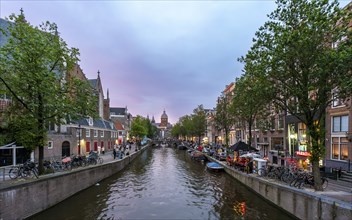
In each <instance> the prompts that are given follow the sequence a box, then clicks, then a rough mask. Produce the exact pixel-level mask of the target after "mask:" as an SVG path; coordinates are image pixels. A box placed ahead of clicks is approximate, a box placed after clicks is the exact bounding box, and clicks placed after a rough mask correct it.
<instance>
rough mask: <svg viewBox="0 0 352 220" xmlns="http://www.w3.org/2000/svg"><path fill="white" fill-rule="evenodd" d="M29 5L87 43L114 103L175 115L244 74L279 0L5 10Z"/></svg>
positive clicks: (71, 40)
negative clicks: (246, 61)
mask: <svg viewBox="0 0 352 220" xmlns="http://www.w3.org/2000/svg"><path fill="white" fill-rule="evenodd" d="M348 2H350V1H349V0H348V1H340V4H341V6H344V5H346V4H347V3H348ZM21 8H23V10H24V13H25V16H26V19H27V20H28V21H29V22H30V23H31V24H32V25H34V26H38V25H39V24H40V23H41V22H44V21H50V22H54V23H56V24H57V25H58V27H59V32H60V33H61V37H62V38H63V39H64V40H65V41H66V42H67V43H68V45H69V46H70V47H76V48H78V49H79V50H80V53H81V55H80V60H81V61H80V66H81V68H82V69H83V72H84V73H85V75H86V76H87V78H89V79H93V78H96V77H97V72H98V70H99V71H100V76H101V79H102V82H103V88H104V93H105V94H104V95H105V97H106V91H107V90H108V89H109V93H110V106H111V107H125V106H127V108H128V110H129V112H130V113H131V114H132V115H142V116H147V115H149V116H150V117H152V116H154V117H155V119H156V121H157V122H159V121H160V116H161V114H162V113H163V110H164V109H165V110H166V113H167V115H168V117H169V121H170V122H171V123H175V122H177V121H178V119H179V118H180V117H181V116H184V115H189V114H191V113H192V111H193V109H195V108H196V107H197V106H198V105H200V104H202V105H203V106H204V107H205V108H214V107H215V105H216V99H217V97H218V96H219V95H220V94H221V91H222V90H223V89H224V88H225V86H226V85H227V84H229V83H231V82H232V81H234V79H235V78H236V77H239V76H240V75H241V74H242V68H243V65H242V64H241V63H239V62H238V61H237V59H238V58H239V57H240V56H244V55H245V54H246V52H247V51H248V49H249V48H250V46H251V44H252V38H253V37H254V33H255V31H257V30H258V28H259V27H260V26H261V25H263V24H264V22H265V21H267V20H268V19H267V16H266V15H267V14H269V13H270V12H272V11H273V10H274V9H275V8H276V5H275V2H274V1H273V0H242V1H239V0H232V1H202V0H198V1H176V0H175V1H170V0H169V1H161V0H159V1H148V0H144V1H127V0H125V1H118V0H109V1H100V0H99V1H98V0H96V1H93V0H71V1H70V0H62V1H59V0H51V1H50V0H48V1H45V0H36V1H16V0H0V17H1V18H5V17H8V16H9V15H10V14H11V13H15V14H19V12H20V9H21Z"/></svg>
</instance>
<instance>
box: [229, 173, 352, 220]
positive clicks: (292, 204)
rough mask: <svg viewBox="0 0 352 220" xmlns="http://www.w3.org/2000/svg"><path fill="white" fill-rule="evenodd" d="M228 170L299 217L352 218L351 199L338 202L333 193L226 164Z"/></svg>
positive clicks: (312, 219)
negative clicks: (263, 176)
mask: <svg viewBox="0 0 352 220" xmlns="http://www.w3.org/2000/svg"><path fill="white" fill-rule="evenodd" d="M225 171H226V172H227V173H228V174H229V175H231V176H232V177H234V178H235V179H237V180H238V181H239V182H241V183H243V184H244V185H246V186H247V187H248V188H249V189H251V190H252V191H254V192H256V193H257V194H258V195H259V196H261V197H263V198H264V199H266V200H268V201H269V202H271V203H273V204H275V205H276V206H278V207H280V208H282V209H284V210H286V211H287V212H289V213H291V214H293V215H294V216H296V217H297V218H299V219H306V220H315V219H317V220H318V219H319V220H320V219H326V220H344V219H346V220H351V219H352V204H349V203H347V202H343V201H341V202H336V201H335V200H332V199H331V198H329V197H326V196H323V195H319V194H317V193H313V192H308V191H306V190H300V189H296V188H293V187H290V186H287V185H281V184H279V183H274V182H271V181H273V180H269V179H264V178H260V177H257V176H254V175H248V174H246V173H243V172H241V171H238V170H234V169H233V168H230V167H228V166H225Z"/></svg>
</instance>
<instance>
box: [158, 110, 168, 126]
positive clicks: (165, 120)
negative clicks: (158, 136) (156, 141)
mask: <svg viewBox="0 0 352 220" xmlns="http://www.w3.org/2000/svg"><path fill="white" fill-rule="evenodd" d="M160 119H161V120H160V127H164V128H166V127H167V124H168V117H167V114H166V113H165V109H164V112H163V114H162V115H161V118H160Z"/></svg>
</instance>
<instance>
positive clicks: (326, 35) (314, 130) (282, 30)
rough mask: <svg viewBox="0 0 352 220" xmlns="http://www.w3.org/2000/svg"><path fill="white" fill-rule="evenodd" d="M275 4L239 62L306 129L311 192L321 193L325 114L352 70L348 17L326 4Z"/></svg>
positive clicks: (301, 0)
mask: <svg viewBox="0 0 352 220" xmlns="http://www.w3.org/2000/svg"><path fill="white" fill-rule="evenodd" d="M277 5H278V7H277V9H276V10H275V11H274V12H272V13H271V14H270V15H269V16H268V17H269V19H270V20H269V21H267V22H266V23H265V24H264V25H263V26H262V27H260V28H259V30H258V31H257V33H256V34H255V36H256V38H255V39H254V40H253V42H254V44H253V46H252V48H251V50H250V51H249V52H248V54H247V55H246V57H245V58H244V62H245V66H247V65H249V66H251V67H252V68H257V69H259V70H260V71H261V72H262V73H261V74H262V75H263V76H264V77H263V79H266V80H267V82H268V83H269V84H271V85H275V86H274V87H273V94H274V95H275V96H274V98H273V100H274V103H275V104H276V105H278V106H280V107H281V108H282V109H283V110H285V111H288V112H289V113H290V114H292V115H294V116H296V117H297V118H298V119H299V120H300V121H301V122H302V123H304V124H305V125H306V126H307V129H308V136H309V137H310V141H309V143H308V148H309V151H310V152H311V157H310V160H311V162H312V165H313V174H314V182H315V183H316V184H315V189H316V190H322V186H321V180H320V172H319V160H320V159H321V158H322V157H323V155H324V150H325V144H324V137H325V135H324V118H325V109H326V107H327V106H328V105H330V104H331V101H332V100H333V99H334V98H344V97H348V96H350V95H351V91H352V88H351V84H350V83H346V84H342V82H343V81H344V80H346V76H347V74H349V75H350V74H351V69H352V68H351V67H352V66H351V60H352V53H351V40H352V38H351V29H349V28H348V27H349V26H348V23H349V22H350V21H351V12H350V11H347V10H342V9H340V8H339V7H338V2H337V1H328V0H313V1H307V0H291V1H287V0H277ZM331 45H334V47H332V46H331ZM257 72H258V71H257ZM347 78H348V77H347ZM336 89H338V91H337V92H336V93H335V94H334V95H333V94H332V91H334V90H335V91H336ZM339 89H340V90H339Z"/></svg>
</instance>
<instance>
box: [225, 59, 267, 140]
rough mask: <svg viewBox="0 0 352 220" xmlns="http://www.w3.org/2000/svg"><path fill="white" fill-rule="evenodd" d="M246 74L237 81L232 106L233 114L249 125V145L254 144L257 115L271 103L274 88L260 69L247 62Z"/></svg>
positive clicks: (238, 119)
mask: <svg viewBox="0 0 352 220" xmlns="http://www.w3.org/2000/svg"><path fill="white" fill-rule="evenodd" d="M245 71H246V72H245V74H244V75H243V76H242V77H241V78H239V79H238V80H237V81H236V86H235V89H234V91H233V93H234V95H233V99H232V104H231V107H230V111H231V114H232V115H234V116H235V117H236V120H237V121H239V122H245V124H246V125H247V126H248V133H249V138H248V145H250V146H251V144H252V129H253V128H254V122H255V121H256V119H259V118H258V117H257V116H258V115H259V114H261V115H262V114H263V112H265V111H264V108H265V106H266V105H267V104H268V103H270V101H271V99H270V98H271V96H272V90H271V88H272V87H271V86H270V85H268V84H267V81H266V80H265V79H264V78H263V77H262V76H261V75H260V73H259V72H258V71H260V69H259V70H258V69H255V68H254V67H252V66H250V63H246V66H245Z"/></svg>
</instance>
